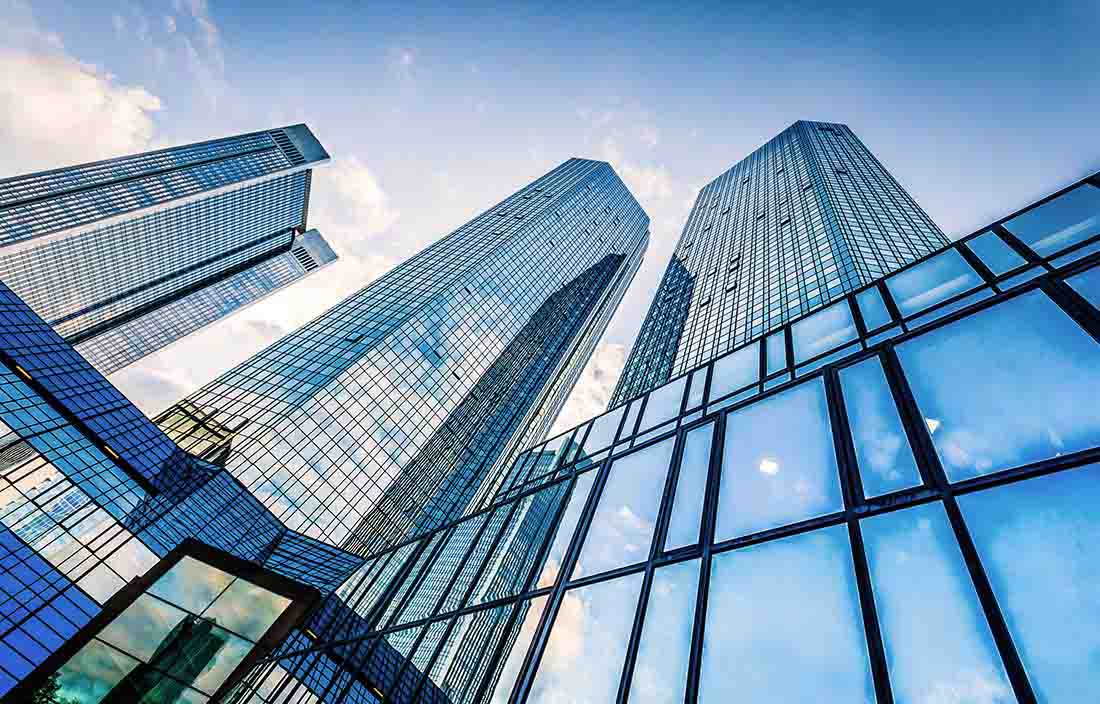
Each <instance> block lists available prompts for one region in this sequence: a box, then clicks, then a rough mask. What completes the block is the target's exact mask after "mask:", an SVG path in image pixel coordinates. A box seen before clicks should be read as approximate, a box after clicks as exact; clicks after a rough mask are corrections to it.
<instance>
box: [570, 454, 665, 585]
mask: <svg viewBox="0 0 1100 704" xmlns="http://www.w3.org/2000/svg"><path fill="white" fill-rule="evenodd" d="M674 441H675V438H668V439H667V440H662V441H661V442H659V443H656V444H655V445H650V446H649V447H647V448H645V449H644V450H639V451H638V452H635V453H633V454H630V455H626V456H625V457H623V458H621V459H618V460H615V461H614V462H613V463H612V465H611V472H610V474H609V475H608V477H607V483H606V484H605V485H604V488H603V494H602V495H601V496H600V502H599V505H598V506H597V507H596V512H595V513H594V514H593V516H592V523H591V525H590V526H589V528H588V534H587V535H586V536H585V539H584V547H583V548H582V549H581V553H580V556H579V557H578V558H577V565H576V567H575V568H574V569H573V579H577V578H578V577H581V576H584V575H588V574H598V573H600V572H604V571H606V570H610V569H615V568H616V567H622V566H624V565H629V564H632V563H635V562H641V561H642V560H645V559H646V558H648V557H649V547H650V544H651V543H652V542H653V529H654V527H655V525H656V523H657V511H658V510H659V508H660V505H661V496H662V494H663V493H664V486H665V478H666V477H667V476H668V467H669V461H670V460H671V459H672V448H673V442H674Z"/></svg>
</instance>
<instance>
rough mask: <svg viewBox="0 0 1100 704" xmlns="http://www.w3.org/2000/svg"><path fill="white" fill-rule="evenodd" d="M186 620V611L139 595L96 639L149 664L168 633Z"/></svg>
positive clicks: (150, 597) (144, 595)
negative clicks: (98, 638) (100, 639)
mask: <svg viewBox="0 0 1100 704" xmlns="http://www.w3.org/2000/svg"><path fill="white" fill-rule="evenodd" d="M186 618H187V612H185V611H181V610H180V609H177V608H176V607H174V606H172V605H170V604H166V603H164V602H163V601H161V600H160V599H157V598H156V597H153V596H149V595H148V594H142V595H141V596H139V597H138V598H137V600H136V601H134V603H132V604H130V605H129V606H127V607H126V609H125V610H124V611H123V612H122V613H121V614H119V615H118V616H117V617H115V620H114V621H112V622H111V623H109V624H108V625H107V626H106V627H104V628H103V630H102V631H100V632H99V637H100V638H102V639H103V640H105V641H107V642H108V643H110V644H111V645H113V646H115V647H116V648H118V649H119V650H122V651H124V652H126V653H129V654H130V655H133V656H134V657H135V658H138V659H140V660H144V661H146V662H148V661H149V659H150V658H152V657H153V654H154V653H155V652H156V651H157V648H159V647H160V645H161V643H162V642H164V640H165V638H166V637H167V636H168V634H169V633H171V632H172V631H173V630H174V629H175V628H176V626H178V625H179V624H180V623H182V622H183V620H184V619H186Z"/></svg>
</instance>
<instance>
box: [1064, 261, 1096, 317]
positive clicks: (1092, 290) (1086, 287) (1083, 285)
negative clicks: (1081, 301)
mask: <svg viewBox="0 0 1100 704" xmlns="http://www.w3.org/2000/svg"><path fill="white" fill-rule="evenodd" d="M1066 283H1067V284H1069V285H1070V286H1072V287H1073V289H1074V290H1075V291H1077V293H1079V294H1081V295H1082V296H1084V297H1085V300H1086V301H1088V302H1089V303H1091V304H1092V305H1094V306H1096V307H1097V308H1100V266H1095V267H1093V268H1091V269H1089V270H1088V271H1082V272H1081V273H1080V274H1077V275H1076V276H1071V277H1069V278H1068V279H1066Z"/></svg>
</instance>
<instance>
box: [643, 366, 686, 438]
mask: <svg viewBox="0 0 1100 704" xmlns="http://www.w3.org/2000/svg"><path fill="white" fill-rule="evenodd" d="M687 380H688V377H687V376H682V377H680V378H679V379H677V380H676V381H673V382H670V383H668V384H665V385H664V386H661V387H658V388H656V389H654V390H653V391H652V392H651V393H650V394H649V400H648V401H646V404H645V411H644V412H643V413H642V425H641V427H639V428H638V431H639V432H641V431H643V430H648V429H650V428H652V427H654V426H656V425H660V424H661V423H664V422H665V421H666V420H669V419H671V418H675V417H676V416H677V415H678V414H679V413H680V403H681V402H682V401H683V400H684V388H685V387H686V385H687Z"/></svg>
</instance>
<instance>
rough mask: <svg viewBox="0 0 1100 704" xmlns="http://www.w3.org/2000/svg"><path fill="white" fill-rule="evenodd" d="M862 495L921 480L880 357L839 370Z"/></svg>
mask: <svg viewBox="0 0 1100 704" xmlns="http://www.w3.org/2000/svg"><path fill="white" fill-rule="evenodd" d="M840 384H841V386H842V387H843V389H844V406H845V409H846V410H847V412H848V424H849V426H850V427H851V429H852V442H853V443H854V444H855V448H856V461H857V463H858V464H859V475H860V480H861V481H862V483H863V495H864V496H866V497H868V498H870V497H872V496H880V495H882V494H888V493H890V492H892V491H898V490H899V489H906V488H908V487H911V486H917V485H918V484H920V483H921V478H920V472H919V471H918V470H917V462H916V460H915V459H914V458H913V450H912V449H911V448H910V447H909V440H908V439H907V438H906V436H905V430H904V429H903V428H902V425H901V416H900V415H898V409H897V406H895V405H894V398H893V396H891V395H890V387H889V385H888V384H887V383H886V374H885V373H883V371H882V363H881V362H879V359H878V357H871V358H870V359H865V360H863V361H862V362H860V363H859V364H854V365H852V366H850V367H847V368H845V369H842V370H840Z"/></svg>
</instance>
